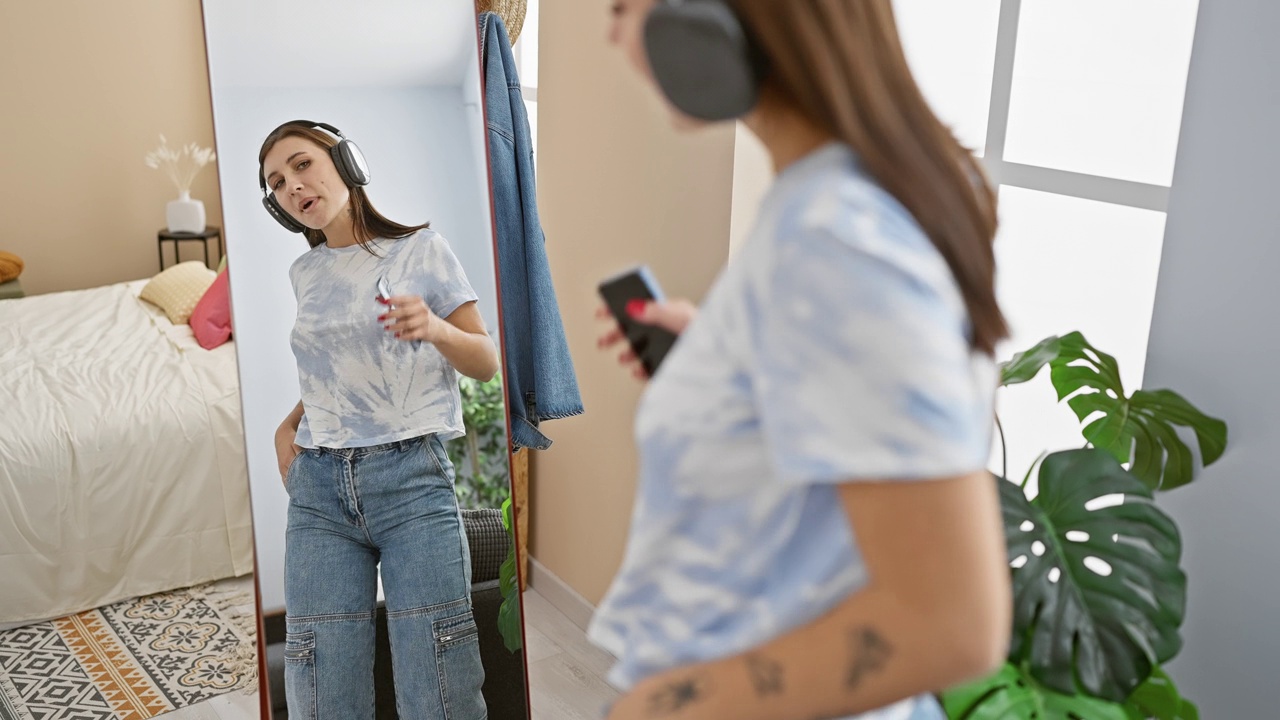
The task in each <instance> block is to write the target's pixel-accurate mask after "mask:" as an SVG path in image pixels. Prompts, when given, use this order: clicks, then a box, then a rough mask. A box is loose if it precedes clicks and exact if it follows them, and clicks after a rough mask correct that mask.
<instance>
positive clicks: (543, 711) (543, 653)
mask: <svg viewBox="0 0 1280 720" xmlns="http://www.w3.org/2000/svg"><path fill="white" fill-rule="evenodd" d="M224 582H225V583H227V584H229V585H235V584H236V583H241V582H245V583H247V586H246V587H247V589H248V590H250V592H252V589H253V581H252V578H241V579H237V580H228V581H224ZM524 603H525V605H524V612H525V619H526V622H527V626H526V627H525V637H526V639H527V641H528V642H527V644H528V648H527V653H528V654H527V658H528V663H529V665H528V667H529V683H530V696H531V698H532V707H533V717H532V720H600V718H602V717H604V712H603V711H604V708H605V706H606V705H607V704H608V703H610V702H612V701H613V700H614V699H615V698H617V697H618V692H617V691H616V690H614V689H613V688H612V687H611V686H610V685H609V684H608V683H607V682H605V680H604V677H605V675H606V673H608V671H609V667H610V666H611V665H612V664H613V657H612V656H611V655H609V653H607V652H605V651H603V650H600V649H598V648H596V647H595V646H593V645H591V644H590V643H588V642H587V638H586V633H584V632H583V631H582V629H581V628H579V627H578V626H577V625H575V624H573V621H571V620H569V618H567V617H565V616H564V614H562V613H561V612H560V611H559V610H557V609H556V608H555V606H553V605H552V604H551V603H549V602H547V600H546V599H545V598H543V597H542V596H541V595H539V594H538V593H537V591H536V590H533V589H532V588H530V589H529V590H527V591H526V592H525V594H524ZM160 717H163V718H165V720H259V715H258V694H257V693H256V692H254V693H252V694H249V695H246V694H244V693H243V692H232V693H229V694H227V695H220V696H218V697H216V698H213V699H211V700H206V701H205V702H202V703H198V704H196V705H191V706H189V707H185V708H182V709H181V710H175V711H173V712H171V713H166V714H164V715H161V716H160Z"/></svg>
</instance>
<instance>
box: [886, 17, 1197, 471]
mask: <svg viewBox="0 0 1280 720" xmlns="http://www.w3.org/2000/svg"><path fill="white" fill-rule="evenodd" d="M894 6H895V11H896V12H897V14H898V22H899V26H900V31H901V33H902V36H903V45H904V48H905V50H906V53H907V59H908V61H909V62H910V63H911V66H912V70H913V72H914V73H915V74H916V77H917V80H918V81H919V83H920V85H921V89H922V91H923V92H924V94H925V96H926V97H927V98H928V99H929V102H930V103H931V104H932V105H933V107H934V110H935V112H937V113H938V115H939V116H940V117H941V118H942V119H943V121H944V122H946V123H948V124H949V125H951V127H952V128H953V129H954V131H955V132H956V135H957V136H958V137H959V138H960V140H961V142H963V143H964V144H965V145H966V146H967V147H971V148H976V149H977V150H978V151H979V152H980V153H981V155H982V157H983V161H984V163H985V164H986V166H987V168H988V170H989V171H990V173H991V176H992V178H993V179H994V181H995V182H996V183H997V185H998V187H999V192H1000V220H1001V229H1000V232H999V234H998V236H997V238H996V257H997V261H998V262H999V280H998V288H997V291H998V293H999V296H1000V300H1001V303H1002V304H1003V306H1004V310H1005V313H1006V315H1007V316H1008V319H1009V322H1010V325H1011V326H1012V337H1011V338H1010V339H1009V340H1008V341H1007V342H1005V343H1004V344H1003V345H1002V346H1001V348H1000V349H999V352H998V357H999V359H1002V360H1003V359H1007V358H1008V357H1009V356H1010V355H1012V354H1013V353H1015V352H1018V351H1020V350H1024V349H1026V348H1027V347H1030V346H1031V345H1032V344H1034V343H1035V342H1038V341H1039V340H1040V339H1042V338H1044V337H1046V336H1048V335H1061V334H1065V333H1067V332H1070V331H1072V330H1080V331H1081V332H1083V333H1084V335H1085V337H1087V338H1088V339H1089V341H1090V342H1092V343H1094V344H1095V345H1097V346H1098V347H1099V348H1100V349H1101V350H1103V351H1105V352H1108V353H1110V354H1112V355H1114V356H1115V357H1116V360H1117V362H1119V364H1120V368H1121V373H1122V379H1123V381H1124V383H1125V389H1126V391H1127V392H1132V391H1133V390H1134V389H1136V388H1138V387H1140V386H1141V382H1142V374H1143V370H1144V366H1145V362H1146V346H1147V335H1148V332H1149V330H1150V324H1151V314H1152V309H1153V306H1154V302H1155V286H1156V277H1157V275H1158V272H1159V265H1160V251H1161V245H1162V242H1163V236H1164V224H1165V208H1166V206H1167V203H1168V195H1169V185H1170V183H1171V182H1172V178H1173V165H1174V156H1175V154H1176V151H1177V141H1178V132H1179V129H1180V126H1181V119H1182V102H1183V97H1184V95H1185V88H1186V79H1187V70H1188V67H1189V64H1190V57H1191V45H1192V39H1193V35H1194V30H1195V22H1196V15H1197V11H1198V0H1121V1H1120V2H1117V1H1116V0H1025V1H1024V0H968V1H967V2H964V3H955V2H948V0H895V3H894ZM953 6H955V7H953ZM961 7H963V9H960V8H961ZM998 410H999V413H1000V418H1001V421H1002V424H1003V425H1004V429H1005V436H1006V440H1007V442H1008V461H1009V474H1010V475H1011V476H1013V477H1015V478H1018V479H1020V478H1021V477H1022V476H1023V475H1024V474H1025V473H1026V472H1027V470H1028V469H1029V468H1030V466H1031V464H1032V463H1033V462H1034V461H1035V458H1036V457H1037V456H1038V455H1039V454H1040V452H1041V451H1043V450H1049V451H1057V450H1063V449H1068V448H1072V447H1080V446H1081V445H1082V444H1083V439H1082V438H1081V437H1080V431H1079V424H1078V423H1077V421H1076V419H1075V416H1074V414H1073V413H1072V412H1071V410H1070V409H1069V408H1068V407H1066V406H1065V404H1063V405H1058V404H1056V397H1055V395H1054V392H1053V389H1052V386H1051V385H1050V383H1049V380H1048V373H1042V375H1041V376H1040V377H1039V378H1037V379H1036V380H1035V381H1034V382H1032V383H1029V384H1027V385H1020V386H1016V387H1014V388H1010V389H1008V390H1002V391H1001V394H1000V397H999V399H998ZM991 468H992V469H993V470H996V471H999V470H1000V456H999V448H998V446H996V447H995V448H993V455H992V464H991Z"/></svg>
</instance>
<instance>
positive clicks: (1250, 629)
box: [1144, 0, 1280, 719]
mask: <svg viewBox="0 0 1280 720" xmlns="http://www.w3.org/2000/svg"><path fill="white" fill-rule="evenodd" d="M1277 36H1280V3H1278V2H1276V0H1214V1H1213V2H1201V3H1200V22H1199V27H1198V29H1197V31H1196V39H1195V50H1194V53H1193V55H1192V59H1191V73H1190V78H1189V82H1188V88H1187V99H1186V109H1185V111H1184V119H1183V125H1182V136H1181V144H1180V147H1179V154H1178V162H1177V168H1176V171H1175V173H1174V181H1173V190H1172V194H1171V197H1170V203H1169V205H1170V207H1169V224H1168V229H1167V232H1166V237H1165V244H1164V254H1163V258H1162V260H1161V266H1160V280H1159V287H1158V289H1157V292H1156V304H1155V316H1154V319H1153V322H1152V328H1151V342H1150V346H1149V348H1148V355H1147V373H1146V379H1145V381H1144V385H1145V386H1146V387H1148V388H1159V387H1169V388H1172V389H1174V390H1177V391H1179V392H1181V393H1183V394H1184V395H1186V396H1187V397H1188V399H1189V400H1191V401H1192V402H1193V403H1196V404H1198V405H1199V406H1200V407H1201V408H1202V409H1204V410H1205V411H1206V412H1208V413H1209V414H1211V415H1217V416H1218V417H1221V418H1223V419H1224V420H1226V421H1227V423H1228V425H1229V428H1230V437H1229V440H1230V444H1229V447H1228V450H1227V455H1226V456H1225V457H1224V458H1223V459H1222V460H1220V461H1219V462H1218V464H1216V465H1214V466H1213V467H1212V468H1210V469H1209V471H1208V472H1206V473H1205V474H1204V475H1203V476H1201V477H1200V478H1199V479H1198V480H1197V482H1196V483H1194V484H1192V485H1191V486H1189V487H1186V488H1183V489H1181V490H1178V491H1175V492H1173V493H1171V494H1168V495H1164V496H1162V497H1161V498H1160V502H1161V504H1162V505H1163V506H1164V507H1165V508H1166V509H1167V510H1169V511H1170V512H1171V513H1172V514H1173V516H1174V517H1175V518H1176V519H1177V521H1178V523H1179V525H1180V526H1181V527H1182V531H1183V542H1184V546H1185V555H1184V567H1185V569H1186V571H1187V574H1188V578H1189V580H1188V583H1189V591H1188V606H1189V609H1188V616H1187V621H1186V624H1185V625H1184V628H1183V631H1184V637H1185V640H1186V649H1185V650H1183V652H1182V654H1181V655H1180V656H1179V657H1178V658H1177V659H1176V660H1175V661H1174V662H1173V663H1172V664H1171V665H1170V668H1169V669H1170V671H1171V674H1172V675H1173V677H1174V679H1175V680H1176V681H1177V682H1178V685H1179V687H1180V688H1181V689H1182V690H1183V692H1184V693H1185V694H1186V695H1187V696H1188V697H1190V698H1191V699H1192V700H1194V701H1196V702H1197V703H1199V705H1200V709H1201V716H1202V717H1205V718H1214V719H1217V718H1231V719H1234V718H1274V717H1280V710H1278V709H1277V706H1278V705H1280V696H1278V695H1277V688H1276V685H1275V679H1276V677H1277V675H1280V529H1278V528H1277V515H1280V480H1278V479H1277V477H1276V476H1277V467H1278V466H1280V462H1277V460H1278V451H1280V442H1278V441H1280V432H1277V429H1278V428H1280V423H1278V422H1277V420H1280V417H1278V416H1280V379H1278V378H1277V375H1278V372H1277V361H1278V359H1280V324H1278V322H1277V316H1278V315H1280V277H1277V275H1278V273H1277V271H1280V242H1278V241H1280V238H1278V237H1277V236H1278V235H1280V193H1277V190H1278V189H1280V188H1278V185H1280V184H1278V183H1277V180H1276V176H1277V172H1280V139H1277V133H1280V81H1278V80H1277V75H1278V74H1277V68H1280V43H1277V42H1276V41H1275V38H1276V37H1277Z"/></svg>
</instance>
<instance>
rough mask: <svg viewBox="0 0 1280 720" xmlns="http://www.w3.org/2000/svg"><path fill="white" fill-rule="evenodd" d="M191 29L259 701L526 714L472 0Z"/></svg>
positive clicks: (331, 709) (241, 13)
mask: <svg viewBox="0 0 1280 720" xmlns="http://www.w3.org/2000/svg"><path fill="white" fill-rule="evenodd" d="M204 20H205V33H206V47H207V53H208V61H209V76H210V87H211V91H212V97H213V110H214V125H215V135H216V141H217V150H218V156H219V162H220V165H219V170H220V180H219V182H220V186H221V189H222V197H223V216H224V223H225V225H226V232H227V242H228V251H227V252H228V259H229V275H230V287H231V304H232V313H233V320H234V328H235V334H236V338H237V343H236V351H237V355H238V359H239V367H240V373H241V395H242V398H243V404H244V413H243V415H244V433H245V435H244V437H245V447H246V451H247V455H248V467H249V483H250V488H251V495H252V504H253V518H254V533H255V545H256V555H257V581H258V589H259V593H260V599H261V612H262V614H263V628H264V638H265V641H266V644H267V652H266V657H267V665H268V668H267V672H268V676H269V680H270V682H269V683H266V684H267V685H268V689H269V693H270V695H269V704H270V705H271V707H272V710H273V714H274V715H275V716H276V717H280V716H282V713H283V712H285V711H286V709H287V711H288V713H289V714H290V715H293V714H303V713H304V712H305V711H304V710H300V709H298V708H297V707H289V704H293V705H295V706H296V705H297V704H298V703H308V704H309V703H316V704H317V705H322V706H323V707H322V708H321V709H320V713H319V714H320V715H321V716H330V717H372V715H370V714H368V712H367V711H368V710H370V709H371V705H372V704H375V703H376V706H377V717H389V716H394V714H392V713H393V712H394V711H395V710H397V709H398V712H399V714H400V715H401V716H405V717H444V714H443V711H442V709H441V707H442V706H443V705H448V706H450V707H452V708H454V710H453V712H455V713H459V708H462V709H464V710H465V709H467V708H479V707H481V704H482V705H483V706H484V707H486V708H487V715H488V717H489V718H525V717H526V716H527V712H526V707H525V706H526V690H525V673H524V656H523V651H522V650H521V649H520V646H521V637H520V633H521V630H520V627H519V619H520V609H519V594H518V592H517V591H515V590H514V588H512V587H511V585H512V584H511V583H508V584H507V585H508V586H507V587H506V588H504V587H503V586H502V583H500V581H499V574H500V567H499V566H500V565H501V564H502V563H503V561H504V560H506V559H507V556H508V553H509V552H512V547H513V543H512V542H511V536H510V534H509V533H510V531H509V530H507V529H506V526H504V523H503V519H502V507H503V505H504V503H505V502H506V501H508V499H509V498H510V495H511V486H510V464H509V460H510V456H509V453H508V441H507V435H506V432H507V420H506V414H505V410H504V407H503V399H504V396H503V392H502V384H501V380H502V376H501V372H500V371H499V367H498V364H497V363H498V358H500V357H501V355H500V352H499V350H500V345H499V338H500V332H499V324H498V320H499V318H498V291H497V282H496V279H497V274H496V270H495V264H494V233H493V224H492V209H491V200H490V193H489V172H488V163H487V154H486V146H485V132H486V130H485V123H484V117H483V108H482V104H481V85H480V83H481V78H480V61H479V57H480V56H479V43H478V39H477V16H476V10H475V6H474V4H473V3H472V0H433V2H420V1H419V0H385V1H383V2H379V3H374V4H367V3H357V2H355V0H323V1H320V2H316V1H315V0H308V1H307V2H302V1H301V0H288V1H282V2H272V3H262V2H257V1H256V0H220V1H219V2H206V3H204ZM295 120H305V121H306V122H303V123H301V124H298V125H290V126H289V127H290V128H291V129H289V130H288V131H286V132H284V133H283V134H273V133H274V131H275V130H277V129H278V128H279V127H280V126H281V125H282V124H288V123H290V122H291V121H295ZM313 123H324V124H326V125H328V126H330V127H329V128H318V127H315V126H313ZM299 127H300V128H301V131H298V130H297V128H299ZM335 130H336V131H337V132H340V133H341V136H339V135H336V134H335V133H334V131H335ZM268 136H273V138H274V139H273V141H272V143H270V144H269V145H268V147H267V149H266V151H265V156H263V157H262V158H261V161H262V162H261V163H260V151H262V150H263V147H264V142H265V141H266V140H267V139H268ZM340 139H345V141H346V144H344V145H342V146H339V147H337V148H336V149H335V147H334V146H335V144H337V143H338V141H339V140H340ZM344 168H345V170H344ZM264 176H265V177H264ZM366 180H367V183H366V182H365V181H366ZM262 181H265V186H264V185H263V184H260V182H262ZM264 199H268V201H269V203H274V204H275V208H274V213H273V212H272V211H270V210H268V208H267V207H264V202H263V201H264ZM379 217H380V218H383V219H385V221H386V222H384V221H381V220H378V219H377V218H379ZM290 223H295V224H297V223H300V225H299V226H298V227H297V228H295V229H299V228H310V229H309V230H305V231H304V232H303V233H297V232H293V231H291V229H290V228H289V227H288V225H289V224H290ZM428 223H429V228H423V227H421V226H423V225H425V224H428ZM362 227H363V228H364V230H361V228H362ZM316 231H318V232H316ZM357 239H361V240H367V241H368V242H367V243H361V242H356V240H357ZM313 242H314V244H313ZM365 245H367V247H366V246H365ZM380 281H384V282H385V285H386V287H385V288H380V287H379V286H380ZM380 292H386V293H389V295H390V296H391V298H392V300H393V302H392V303H391V304H390V305H388V304H384V303H382V302H380V301H379V300H378V296H379V294H380ZM396 313H404V314H405V315H404V318H405V322H407V323H409V324H408V325H401V326H399V329H402V330H403V329H405V328H406V327H407V328H408V329H409V331H410V333H409V335H405V336H403V337H396V336H395V335H394V334H393V333H394V329H393V330H387V329H385V328H386V327H387V324H388V323H391V322H393V321H395V320H396V319H397V318H399V317H400V316H399V315H396V316H394V317H388V314H390V315H395V314H396ZM495 372H496V374H495ZM300 399H301V404H300V403H299V401H300ZM299 410H300V412H301V416H300V417H299V416H298V412H299ZM295 433H296V434H295ZM295 453H297V454H296V456H295ZM504 589H505V590H506V592H507V595H509V597H505V596H504V594H503V591H504ZM504 602H505V603H506V608H505V609H504V608H503V604H504ZM500 616H501V618H502V619H501V620H500ZM504 633H505V635H504ZM509 646H514V647H515V648H516V649H514V650H512V649H509ZM393 654H394V661H393V660H392V655H393ZM445 677H447V678H448V683H446V682H445V680H444V679H445ZM481 677H483V687H481V683H480V679H481ZM458 716H460V717H461V716H465V717H473V716H474V717H480V714H479V713H478V712H475V713H473V712H472V711H471V710H466V711H465V712H460V714H459V715H458Z"/></svg>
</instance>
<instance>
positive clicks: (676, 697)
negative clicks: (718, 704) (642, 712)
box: [649, 675, 710, 717]
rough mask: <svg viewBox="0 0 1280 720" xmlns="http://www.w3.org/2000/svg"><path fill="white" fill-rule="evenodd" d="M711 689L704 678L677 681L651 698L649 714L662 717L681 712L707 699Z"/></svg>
mask: <svg viewBox="0 0 1280 720" xmlns="http://www.w3.org/2000/svg"><path fill="white" fill-rule="evenodd" d="M709 689H710V683H709V682H708V681H707V679H706V677H704V676H700V675H692V676H690V677H686V678H682V679H680V680H676V681H675V682H672V683H670V684H669V685H667V686H666V687H664V688H662V689H661V690H659V691H658V692H656V693H654V694H653V695H651V696H650V697H649V714H650V715H653V716H658V717H661V716H663V715H670V714H672V713H676V712H679V711H681V710H683V709H685V708H686V707H688V706H690V705H692V704H694V703H696V702H698V701H699V700H701V699H703V698H704V697H706V695H707V691H708V690H709Z"/></svg>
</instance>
